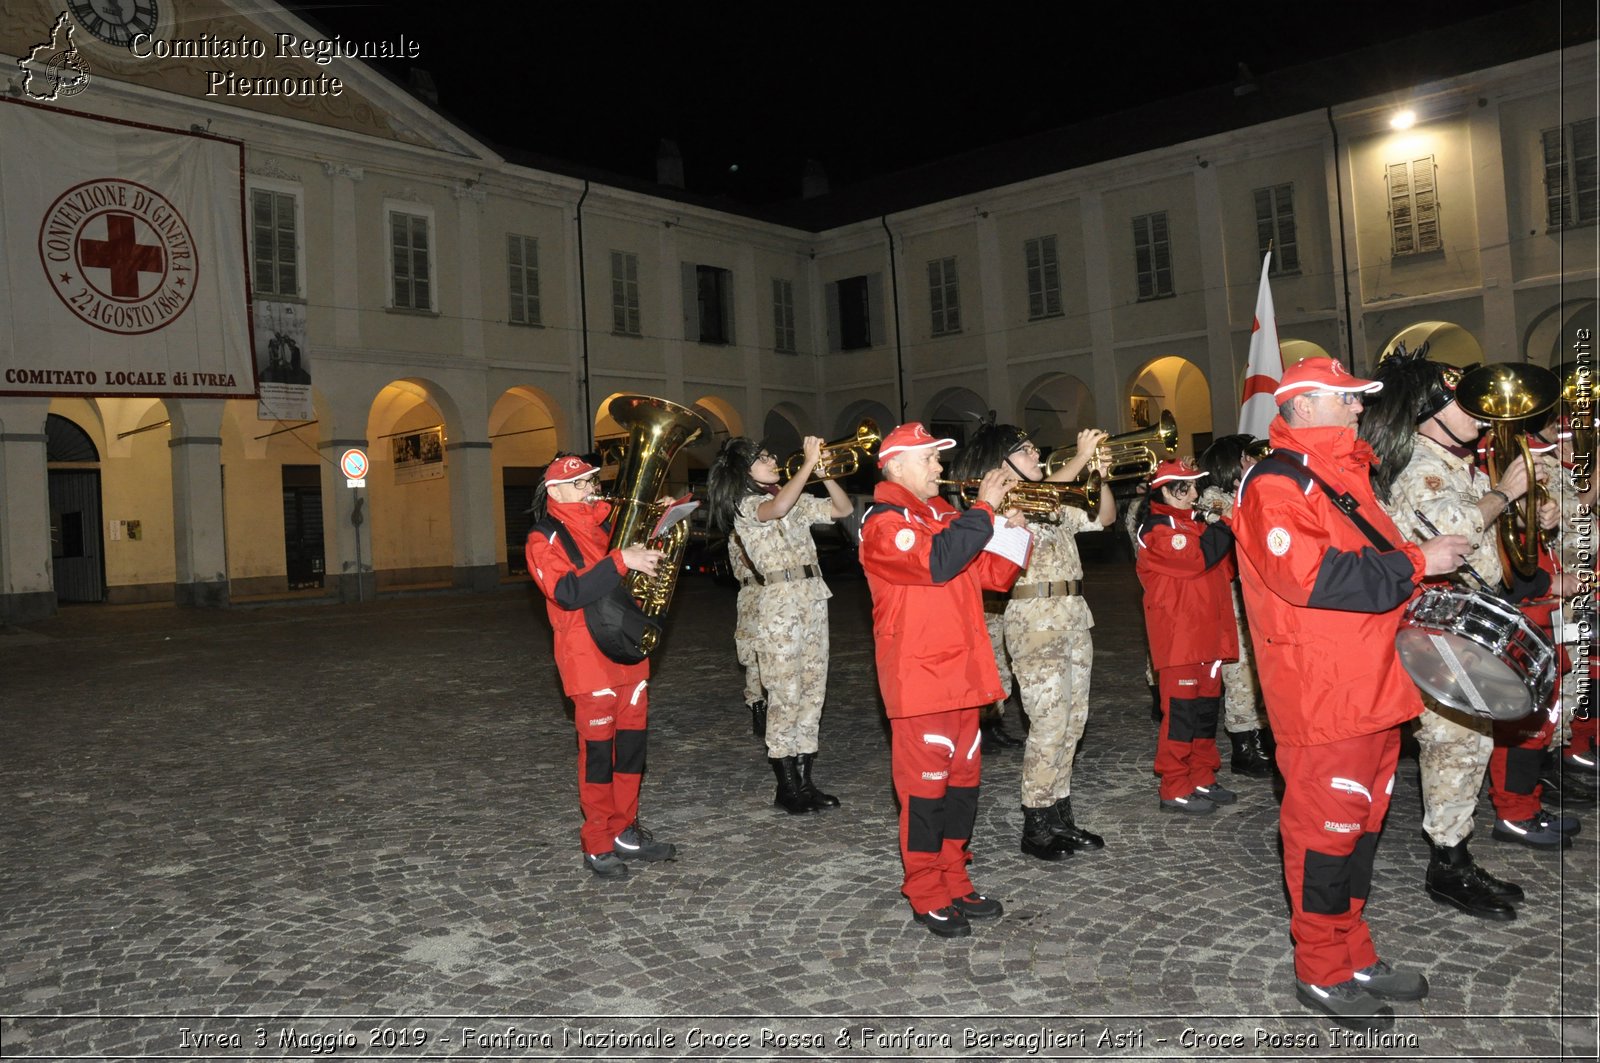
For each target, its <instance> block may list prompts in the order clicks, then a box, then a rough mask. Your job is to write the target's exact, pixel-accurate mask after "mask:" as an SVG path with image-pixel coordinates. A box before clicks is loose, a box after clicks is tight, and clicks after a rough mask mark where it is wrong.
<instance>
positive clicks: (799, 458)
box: [783, 417, 883, 484]
mask: <svg viewBox="0 0 1600 1063" xmlns="http://www.w3.org/2000/svg"><path fill="white" fill-rule="evenodd" d="M882 441H883V435H882V434H881V433H880V432H879V431H878V422H876V421H874V420H873V419H872V418H870V417H863V418H862V419H861V423H860V424H858V425H856V434H855V435H853V436H851V437H850V438H849V439H841V440H839V441H838V442H837V443H824V444H822V460H821V461H819V462H817V467H816V468H815V469H812V470H811V478H810V479H809V480H807V481H806V482H807V483H814V484H815V483H821V482H822V481H823V480H837V479H839V478H840V477H841V476H852V475H854V474H855V472H856V470H858V469H860V468H861V461H862V459H863V458H865V457H868V456H869V455H871V453H872V449H873V448H874V447H876V446H877V445H878V444H879V443H881V442H882ZM805 459H806V452H805V451H803V450H797V451H795V452H794V453H793V454H790V455H789V457H788V460H786V461H785V462H784V463H783V473H784V476H785V477H786V478H787V479H790V480H792V479H794V474H795V472H796V471H797V470H798V469H799V468H800V464H801V462H803V461H805Z"/></svg>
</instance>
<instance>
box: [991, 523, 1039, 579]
mask: <svg viewBox="0 0 1600 1063" xmlns="http://www.w3.org/2000/svg"><path fill="white" fill-rule="evenodd" d="M983 548H984V549H985V550H987V551H988V552H989V553H991V554H999V555H1000V556H1001V557H1003V558H1005V559H1006V560H1007V561H1010V562H1011V563H1012V564H1015V565H1017V566H1018V567H1020V568H1027V567H1028V555H1029V554H1030V553H1032V552H1033V533H1032V532H1030V531H1029V530H1028V529H1027V528H1014V527H1012V526H1011V525H1009V524H1007V523H1006V519H1005V518H1004V517H1001V516H996V517H995V518H994V534H993V535H991V536H989V541H988V542H987V543H985V544H984V545H983Z"/></svg>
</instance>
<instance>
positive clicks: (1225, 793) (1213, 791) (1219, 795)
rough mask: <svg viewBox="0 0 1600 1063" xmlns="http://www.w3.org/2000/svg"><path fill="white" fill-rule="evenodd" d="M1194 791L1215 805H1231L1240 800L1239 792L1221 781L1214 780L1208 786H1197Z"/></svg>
mask: <svg viewBox="0 0 1600 1063" xmlns="http://www.w3.org/2000/svg"><path fill="white" fill-rule="evenodd" d="M1194 792H1195V793H1197V794H1199V795H1200V796H1201V797H1203V798H1205V799H1206V800H1207V801H1210V802H1211V803H1212V804H1214V805H1231V804H1233V803H1234V802H1235V801H1237V800H1239V795H1238V794H1236V793H1234V792H1233V791H1232V790H1229V789H1226V788H1224V787H1223V785H1222V784H1221V783H1219V782H1212V783H1210V784H1209V785H1207V786H1196V787H1195V788H1194Z"/></svg>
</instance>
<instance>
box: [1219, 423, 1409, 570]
mask: <svg viewBox="0 0 1600 1063" xmlns="http://www.w3.org/2000/svg"><path fill="white" fill-rule="evenodd" d="M1250 473H1251V474H1255V473H1260V474H1262V475H1274V474H1275V475H1278V476H1287V477H1289V478H1290V479H1291V480H1293V481H1294V482H1295V483H1298V484H1300V485H1302V487H1309V485H1311V484H1316V485H1317V486H1318V487H1319V488H1321V489H1322V493H1323V494H1325V495H1327V496H1328V501H1330V502H1332V503H1333V504H1334V506H1335V507H1336V508H1337V509H1338V510H1339V512H1340V513H1343V514H1344V515H1345V516H1347V517H1349V518H1350V521H1351V523H1353V524H1354V525H1355V526H1356V527H1357V528H1358V529H1360V531H1361V534H1362V535H1365V536H1366V537H1367V541H1368V542H1370V543H1372V545H1373V546H1376V547H1377V548H1378V549H1379V550H1381V551H1383V552H1384V553H1388V552H1390V551H1392V550H1393V549H1394V548H1395V546H1394V544H1393V543H1391V542H1390V541H1389V540H1388V538H1387V537H1385V536H1384V534H1383V533H1382V532H1380V531H1379V530H1378V529H1377V528H1374V527H1373V526H1372V523H1371V522H1370V521H1368V520H1367V518H1365V517H1363V516H1362V515H1361V513H1360V512H1359V511H1360V509H1361V503H1360V502H1358V501H1356V499H1355V496H1354V495H1352V494H1350V492H1348V491H1345V492H1342V493H1340V492H1335V491H1334V489H1333V488H1332V487H1331V486H1329V484H1328V481H1326V480H1324V479H1323V478H1322V477H1321V476H1318V475H1317V473H1316V470H1314V469H1312V468H1311V465H1310V463H1309V462H1308V461H1307V460H1306V456H1305V455H1304V454H1301V453H1299V452H1297V451H1293V450H1284V449H1282V448H1279V449H1278V450H1274V451H1273V452H1272V453H1271V454H1268V455H1267V456H1266V457H1264V458H1262V459H1261V460H1260V461H1258V462H1256V464H1255V465H1254V466H1253V467H1252V468H1251V469H1250ZM1249 482H1250V477H1249V476H1248V475H1247V476H1246V478H1245V481H1244V482H1243V483H1241V484H1240V485H1239V497H1240V498H1243V497H1244V490H1245V487H1246V486H1248V485H1249Z"/></svg>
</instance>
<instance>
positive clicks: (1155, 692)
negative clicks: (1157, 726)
mask: <svg viewBox="0 0 1600 1063" xmlns="http://www.w3.org/2000/svg"><path fill="white" fill-rule="evenodd" d="M1150 719H1151V720H1152V721H1153V722H1155V723H1160V722H1161V688H1160V687H1151V688H1150Z"/></svg>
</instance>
